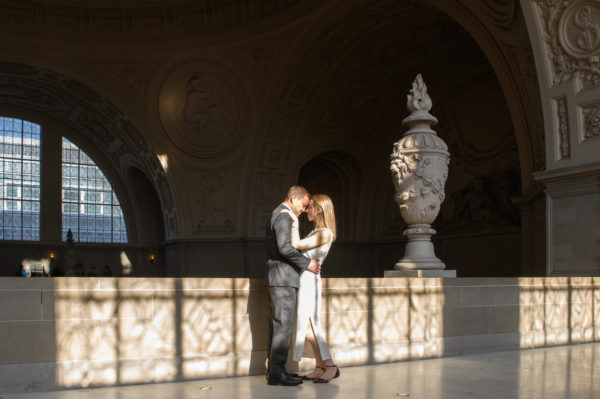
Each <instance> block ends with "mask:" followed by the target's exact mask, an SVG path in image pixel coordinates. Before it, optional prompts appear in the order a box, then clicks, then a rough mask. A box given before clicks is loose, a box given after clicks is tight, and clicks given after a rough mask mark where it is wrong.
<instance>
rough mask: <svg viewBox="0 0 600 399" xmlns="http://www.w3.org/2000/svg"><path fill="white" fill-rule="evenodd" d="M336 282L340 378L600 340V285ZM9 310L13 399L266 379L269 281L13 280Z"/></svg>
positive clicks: (6, 330)
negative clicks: (353, 372) (343, 370)
mask: <svg viewBox="0 0 600 399" xmlns="http://www.w3.org/2000/svg"><path fill="white" fill-rule="evenodd" d="M323 281H324V283H323V284H324V289H323V313H324V314H323V317H322V320H323V322H324V323H323V328H324V332H325V337H326V339H327V340H328V342H329V345H330V347H331V350H332V353H333V357H334V359H335V361H336V363H337V364H339V365H340V366H349V365H365V364H377V363H384V362H391V361H402V360H411V359H423V358H431V357H441V356H453V355H459V354H464V353H472V352H486V351H487V352H490V351H499V350H512V349H522V348H534V347H543V346H552V345H564V344H573V343H582V342H592V341H599V340H600V313H599V311H600V310H599V309H600V278H598V277H593V278H592V277H580V278H496V279H493V278H480V279H461V278H458V279H433V278H414V279H411V278H348V279H343V278H339V279H323ZM0 301H1V303H2V307H0V387H1V390H2V393H9V392H23V391H45V390H54V389H65V388H79V387H87V386H110V385H120V384H138V383H152V382H166V381H178V380H187V379H201V378H209V377H221V376H238V375H248V374H261V373H263V372H264V370H265V349H266V342H267V332H266V327H267V322H268V301H267V296H266V295H265V291H264V287H263V283H262V280H260V279H237V278H205V279H199V278H189V279H169V278H146V279H138V278H18V277H6V278H0ZM294 366H297V365H293V364H291V365H290V368H292V367H294ZM299 366H300V368H303V369H304V368H310V367H312V361H311V359H305V360H303V362H302V363H301V364H300V365H299Z"/></svg>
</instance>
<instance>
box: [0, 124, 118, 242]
mask: <svg viewBox="0 0 600 399" xmlns="http://www.w3.org/2000/svg"><path fill="white" fill-rule="evenodd" d="M53 137H56V136H52V135H50V136H48V137H47V139H49V140H56V139H58V137H56V138H54V139H53ZM42 140H45V139H44V138H43V137H42V127H41V126H40V125H39V124H36V123H32V122H29V121H26V120H21V119H17V118H9V117H0V240H15V241H40V239H41V238H40V234H41V233H40V224H41V223H40V221H41V220H42V219H44V220H47V221H48V220H50V221H52V220H57V218H58V217H60V215H54V216H52V217H49V218H46V217H45V216H44V215H42V213H43V212H49V211H48V210H47V209H46V208H45V207H43V206H42V204H41V187H45V189H48V186H44V184H43V181H45V182H49V181H52V180H47V179H48V177H44V175H43V173H42V172H41V170H42V166H41V165H42V162H44V163H45V164H46V166H44V168H43V169H44V171H47V169H46V168H47V166H51V165H50V164H48V162H50V163H52V162H53V161H52V160H53V159H56V157H53V156H48V157H45V156H44V154H42V152H43V151H44V148H45V147H44V146H43V145H42ZM54 148H56V147H54ZM43 159H46V161H43ZM56 167H57V168H58V167H59V165H56ZM49 169H53V168H52V167H50V168H49ZM57 171H58V170H57ZM50 174H51V175H52V172H50ZM42 180H43V181H42ZM61 180H62V190H61V194H62V195H61V203H62V235H61V236H62V237H63V239H64V238H65V237H66V236H67V232H68V230H71V232H72V233H73V239H74V240H75V241H76V242H89V243H93V242H97V243H127V242H128V235H127V227H126V224H125V219H124V216H123V212H122V210H121V206H120V203H119V200H118V198H117V195H116V193H115V191H114V190H113V188H112V185H111V184H110V182H109V181H108V180H107V178H106V177H105V176H104V173H102V171H101V170H100V168H99V167H98V166H97V165H96V163H95V162H94V161H92V159H91V158H90V157H89V156H88V155H87V154H86V153H85V152H83V151H82V150H81V149H80V148H79V147H77V146H76V145H75V144H73V143H72V142H71V141H69V140H68V139H66V138H64V137H63V138H62V179H61ZM56 183H58V180H56ZM53 186H54V184H51V185H50V187H53ZM55 193H56V195H58V190H57V191H55ZM46 195H48V197H52V195H53V194H52V193H51V192H50V193H46ZM48 197H47V198H48ZM49 209H57V208H52V207H50V208H49ZM57 210H58V209H57ZM50 213H53V212H50ZM46 216H48V215H46ZM51 225H52V224H51ZM58 233H59V232H58V231H57V232H56V234H58Z"/></svg>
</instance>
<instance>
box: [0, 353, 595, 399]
mask: <svg viewBox="0 0 600 399" xmlns="http://www.w3.org/2000/svg"><path fill="white" fill-rule="evenodd" d="M334 397H335V398H398V397H409V398H427V399H431V398H443V399H459V398H460V399H464V398H498V399H500V398H502V399H506V398H527V399H530V398H544V399H550V398H569V399H577V398H586V399H592V398H600V343H592V344H581V345H572V346H560V347H553V348H545V349H530V350H523V351H512V352H497V353H486V354H477V355H468V356H458V357H448V358H442V359H428V360H416V361H409V362H400V363H390V364H385V365H378V366H368V367H365V366H363V367H345V368H343V369H341V377H340V378H338V379H336V380H334V381H333V382H332V383H329V384H313V383H310V382H308V383H306V382H305V383H304V384H302V385H300V386H299V387H281V386H268V385H266V384H265V379H264V377H262V376H252V377H239V378H221V379H211V380H197V381H189V382H180V383H168V384H150V385H133V386H121V387H111V388H98V389H83V390H82V389H79V390H68V391H58V392H43V393H27V394H17V395H8V394H1V393H0V399H24V398H27V399H42V398H44V399H75V398H77V399H113V398H114V399H151V398H161V399H162V398H169V399H192V398H194V399H201V398H211V399H236V398H240V399H248V398H251V399H259V398H282V399H283V398H334Z"/></svg>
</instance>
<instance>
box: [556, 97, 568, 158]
mask: <svg viewBox="0 0 600 399" xmlns="http://www.w3.org/2000/svg"><path fill="white" fill-rule="evenodd" d="M556 113H557V114H558V115H557V116H558V134H559V143H560V151H559V154H560V158H561V159H566V158H569V157H570V152H571V150H570V145H569V113H568V112H567V99H566V98H565V97H561V98H559V99H557V100H556Z"/></svg>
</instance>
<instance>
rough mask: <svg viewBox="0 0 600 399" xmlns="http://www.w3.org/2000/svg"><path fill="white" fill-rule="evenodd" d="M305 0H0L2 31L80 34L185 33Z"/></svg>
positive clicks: (148, 35) (222, 25) (267, 13)
mask: <svg viewBox="0 0 600 399" xmlns="http://www.w3.org/2000/svg"><path fill="white" fill-rule="evenodd" d="M301 2H303V0H278V1H272V0H247V1H213V0H193V1H191V0H182V1H170V2H159V1H146V2H145V3H146V5H144V2H137V4H135V5H129V6H128V5H127V3H126V2H123V3H122V4H118V3H116V2H115V3H111V5H107V4H106V3H103V2H100V1H98V2H94V1H80V2H75V1H70V2H69V1H64V2H62V4H60V3H61V2H59V1H52V2H50V1H36V2H33V1H25V0H24V1H14V0H0V31H4V32H17V33H19V34H26V35H32V36H38V35H44V36H51V37H77V38H91V37H93V38H155V37H162V36H184V35H190V34H198V33H202V32H210V31H216V30H220V29H226V28H231V27H234V26H237V25H240V24H244V23H248V22H251V21H255V20H259V19H262V18H265V17H269V16H271V15H273V14H277V13H279V12H281V11H283V10H285V9H287V8H289V7H292V6H294V5H296V4H298V3H301ZM304 2H305V1H304ZM57 3H58V4H57ZM165 3H166V4H165ZM116 4H118V5H116Z"/></svg>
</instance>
